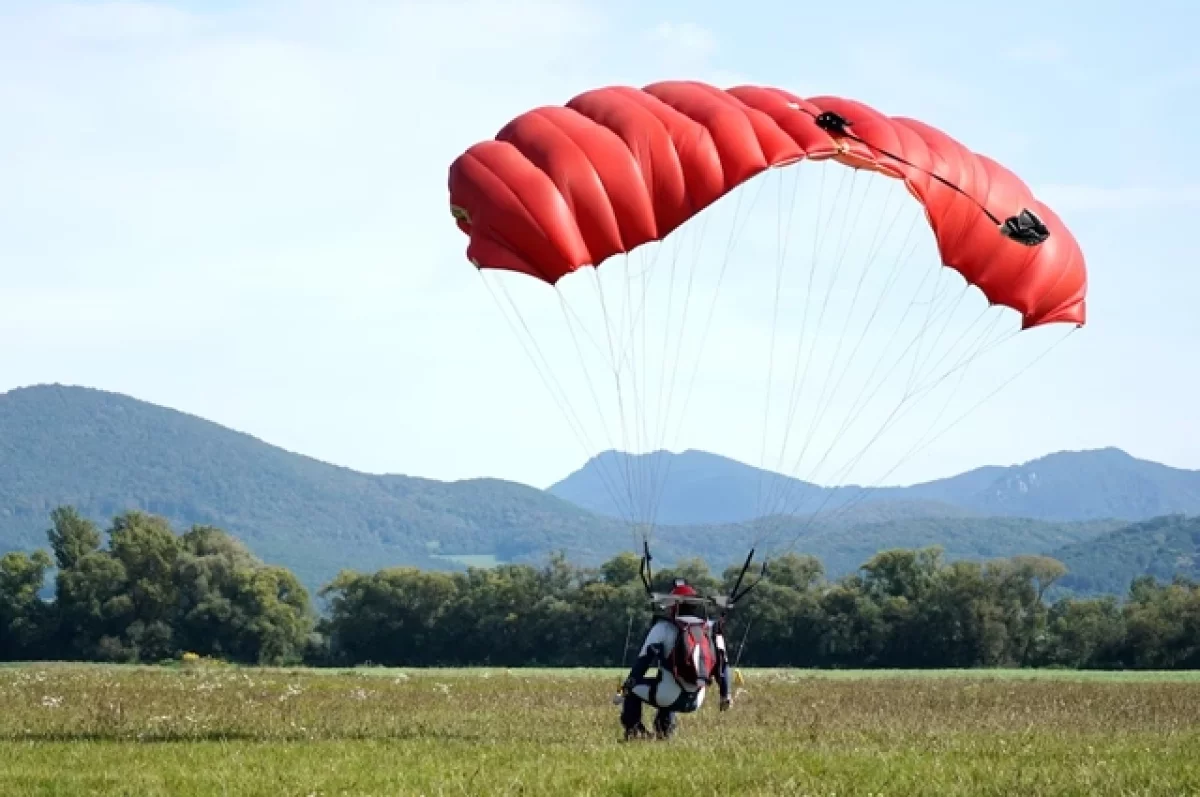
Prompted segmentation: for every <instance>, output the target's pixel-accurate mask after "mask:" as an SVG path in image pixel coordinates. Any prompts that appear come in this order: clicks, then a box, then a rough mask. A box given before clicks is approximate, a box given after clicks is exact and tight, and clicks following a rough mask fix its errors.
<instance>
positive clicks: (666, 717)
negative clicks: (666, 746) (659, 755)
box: [654, 708, 679, 741]
mask: <svg viewBox="0 0 1200 797" xmlns="http://www.w3.org/2000/svg"><path fill="white" fill-rule="evenodd" d="M678 727H679V718H678V716H676V714H675V712H674V711H667V710H666V709H661V708H660V709H659V710H658V711H656V712H655V713H654V735H655V737H656V738H658V739H662V740H664V741H665V740H667V739H670V738H671V737H672V736H674V735H675V731H676V729H677V728H678Z"/></svg>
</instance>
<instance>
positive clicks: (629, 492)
mask: <svg viewBox="0 0 1200 797" xmlns="http://www.w3.org/2000/svg"><path fill="white" fill-rule="evenodd" d="M592 277H593V278H594V279H595V281H596V296H597V297H598V298H599V301H600V312H601V315H602V316H603V318H604V330H605V333H606V336H607V338H608V355H609V365H610V367H611V369H612V373H613V380H614V383H615V385H616V392H617V417H618V418H619V420H620V423H621V451H627V450H628V449H629V434H628V426H627V424H626V423H625V397H624V395H623V394H622V392H621V370H620V368H619V366H618V363H617V354H616V348H615V346H614V345H613V330H612V323H611V322H610V320H609V312H608V304H607V302H606V301H605V299H604V284H603V283H602V282H601V281H600V274H599V270H598V269H592ZM621 459H623V460H624V462H623V463H622V465H623V470H624V471H625V493H626V496H627V497H628V499H629V514H630V523H631V525H632V527H633V528H632V531H633V535H634V540H635V541H636V540H637V539H638V534H637V527H638V525H639V524H638V521H637V518H636V514H635V511H636V510H635V509H634V507H635V504H636V502H635V501H634V498H633V484H632V479H631V477H630V462H629V457H627V456H626V457H621ZM642 539H643V540H644V539H645V532H644V531H643V537H642Z"/></svg>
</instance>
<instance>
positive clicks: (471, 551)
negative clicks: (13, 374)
mask: <svg viewBox="0 0 1200 797" xmlns="http://www.w3.org/2000/svg"><path fill="white" fill-rule="evenodd" d="M687 454H688V455H687V456H684V455H666V456H679V457H681V459H679V460H678V461H675V462H674V463H673V468H672V474H674V475H675V476H679V475H680V474H682V475H683V476H685V477H688V478H685V479H683V480H682V481H681V482H678V483H677V484H678V485H679V486H676V487H673V488H672V489H674V490H683V489H684V488H689V485H690V486H691V487H690V488H689V489H693V490H694V493H693V494H692V495H691V496H687V495H686V494H684V495H681V496H679V497H678V500H679V501H681V503H682V504H683V505H684V506H685V507H687V508H689V511H696V512H698V516H699V517H701V518H702V522H699V523H693V524H679V525H662V526H659V527H657V528H656V529H655V532H654V546H655V555H656V557H657V558H658V559H659V561H660V562H662V563H669V562H671V561H674V560H677V559H679V558H682V557H689V556H700V557H703V558H705V559H706V560H707V561H708V563H709V565H710V566H711V567H712V568H713V569H720V568H723V567H725V566H726V565H728V564H731V563H733V562H734V561H740V560H741V558H742V557H744V556H745V552H746V550H747V547H748V546H749V544H750V543H751V542H752V541H753V540H754V539H755V537H756V536H757V535H758V534H759V533H760V532H761V531H762V530H763V529H764V528H771V529H772V531H773V532H774V533H773V534H772V535H771V540H770V541H771V542H773V543H775V544H774V545H768V546H767V547H766V548H765V549H763V550H762V551H760V552H761V553H767V554H770V553H778V552H781V551H784V550H793V551H795V552H798V553H807V554H812V555H815V556H817V557H818V558H820V559H821V560H822V561H823V562H824V563H825V566H826V570H827V572H828V573H829V574H830V575H832V576H837V575H840V574H842V573H845V572H848V571H851V570H853V569H854V568H856V567H857V566H858V565H860V564H862V562H864V561H865V560H866V559H867V558H869V557H870V556H871V555H872V554H874V553H875V552H876V551H878V550H881V549H884V548H894V547H917V546H924V545H934V544H937V545H941V546H942V547H943V548H944V549H945V551H946V555H947V557H948V558H959V557H992V556H1011V555H1014V554H1020V553H1042V552H1050V551H1056V550H1067V549H1068V548H1069V546H1072V545H1081V546H1084V547H1083V548H1080V549H1078V550H1079V551H1083V550H1085V549H1086V546H1087V544H1088V543H1089V541H1091V540H1095V539H1098V538H1100V537H1102V536H1104V535H1106V534H1109V533H1112V532H1116V531H1119V530H1120V529H1121V528H1122V527H1123V526H1125V525H1127V524H1124V523H1121V522H1115V521H1110V520H1103V519H1100V518H1103V517H1104V516H1105V514H1106V511H1105V510H1109V511H1110V512H1109V513H1111V514H1117V513H1116V511H1115V510H1118V509H1122V508H1125V507H1132V508H1134V509H1139V508H1140V509H1141V510H1144V511H1146V512H1147V516H1149V514H1150V513H1157V512H1158V511H1159V508H1160V507H1166V506H1168V505H1169V506H1170V507H1178V506H1180V505H1181V504H1184V503H1186V502H1185V501H1183V500H1182V498H1181V497H1183V498H1186V497H1187V496H1189V495H1191V493H1190V492H1189V491H1190V490H1191V489H1192V487H1191V484H1192V482H1191V481H1190V480H1189V478H1188V477H1187V474H1188V473H1189V472H1186V471H1174V470H1172V469H1169V468H1163V466H1154V465H1153V463H1149V464H1150V465H1151V466H1152V467H1143V466H1142V464H1138V461H1137V460H1133V458H1131V457H1128V456H1127V455H1124V454H1120V453H1119V452H1116V453H1105V452H1099V454H1098V455H1096V454H1094V455H1093V464H1091V465H1089V464H1087V463H1086V462H1084V463H1078V462H1076V464H1074V465H1072V466H1071V467H1070V468H1066V469H1065V470H1066V471H1067V472H1066V474H1065V475H1064V472H1063V471H1064V468H1062V467H1057V466H1056V467H1051V468H1046V467H1044V466H1043V465H1038V464H1036V463H1031V466H1033V467H1032V468H1031V467H1030V466H1022V467H1021V468H1016V469H1012V468H1009V469H1005V468H998V469H987V468H984V469H980V470H976V471H971V472H970V473H967V474H962V475H960V476H957V477H954V478H952V479H945V480H941V481H940V482H931V483H930V484H927V485H917V486H916V487H913V488H889V489H888V490H884V491H881V492H880V493H879V494H878V495H875V496H873V497H872V500H871V501H869V502H867V503H865V504H863V505H862V506H859V507H856V508H855V509H853V510H852V511H849V512H845V513H844V514H843V515H842V516H840V517H819V518H817V519H815V520H814V519H812V518H809V517H805V516H798V517H790V518H783V519H779V522H778V527H772V526H771V525H770V522H769V521H762V522H757V523H745V522H739V521H738V519H737V511H734V510H737V507H738V506H744V505H745V504H746V503H748V502H750V501H753V500H754V497H755V496H754V493H753V492H752V490H757V479H758V477H759V474H758V473H756V472H753V471H747V470H745V466H742V465H741V464H740V463H737V462H734V461H733V460H728V459H725V458H720V457H714V456H713V455H707V454H703V453H702V452H687ZM612 456H619V455H612ZM1058 456H1065V457H1067V460H1066V461H1068V462H1075V460H1072V459H1071V458H1072V457H1076V456H1080V455H1053V456H1051V457H1047V458H1044V459H1043V460H1039V461H1038V462H1051V463H1053V462H1054V461H1055V457H1058ZM1083 456H1085V457H1086V456H1088V455H1083ZM1127 461H1128V462H1133V463H1135V465H1133V466H1129V465H1128V462H1127ZM713 462H718V463H719V465H720V468H718V469H713V468H710V467H709V465H710V464H711V463H713ZM1105 462H1110V464H1109V465H1105V464H1104V463H1105ZM1123 463H1124V464H1123ZM1122 467H1135V468H1136V469H1137V471H1138V473H1140V474H1142V476H1141V477H1140V478H1141V479H1142V481H1137V480H1133V481H1131V482H1130V483H1129V484H1124V483H1122V482H1121V479H1120V473H1121V468H1122ZM585 471H586V468H585ZM993 471H994V473H993ZM1072 474H1074V475H1072ZM993 475H994V476H995V478H992V476H993ZM1068 477H1070V478H1068ZM1072 479H1074V481H1072ZM1088 479H1091V480H1092V481H1088ZM1005 480H1007V481H1005ZM567 481H570V479H568V480H567ZM1022 483H1024V484H1025V485H1026V486H1025V488H1024V490H1023V489H1022V488H1021V487H1020V486H1019V485H1020V484H1022ZM580 484H581V482H578V481H577V482H576V483H575V484H574V485H572V486H571V487H570V489H568V488H567V487H564V486H563V484H560V485H558V486H556V488H555V489H554V490H552V491H551V492H556V493H559V495H555V494H551V492H547V491H543V490H538V489H535V488H532V487H528V486H525V485H521V484H516V483H513V482H508V481H503V480H499V479H471V480H465V481H458V482H441V481H435V480H430V479H422V478H416V477H410V476H402V475H382V476H381V475H371V474H364V473H358V472H355V471H353V470H350V469H347V468H342V467H338V466H335V465H330V464H327V463H324V462H320V461H318V460H315V459H312V458H309V457H305V456H302V455H299V454H294V453H291V452H288V451H285V450H283V449H281V448H278V447H276V446H272V445H270V444H268V443H265V442H263V441H261V440H258V439H256V438H254V437H252V436H250V435H247V434H243V433H240V432H235V431H232V430H230V429H227V428H224V427H222V426H220V425H218V424H215V423H212V422H210V421H206V420H203V419H201V418H198V417H195V416H193V415H188V414H185V413H181V412H177V411H175V410H171V409H167V408H164V407H160V406H156V405H153V404H149V403H146V402H143V401H138V400H136V399H132V398H129V397H127V396H122V395H119V394H115V393H109V392H105V391H100V390H94V389H90V388H79V387H64V386H59V385H53V386H37V387H30V388H21V389H17V390H13V391H10V392H8V393H4V394H0V553H3V552H5V551H7V550H29V549H31V548H34V547H44V546H45V545H46V537H45V530H46V528H47V526H48V525H49V513H50V511H51V510H52V509H53V508H54V507H56V506H59V505H62V504H72V505H74V506H76V507H77V508H78V509H79V510H80V511H81V512H82V513H83V514H84V515H86V516H88V517H91V518H92V519H94V520H96V521H97V522H99V523H101V524H107V522H108V521H109V520H110V519H111V517H112V516H113V515H115V514H117V513H119V512H121V511H123V510H125V509H142V510H146V511H149V512H153V513H155V514H160V515H163V516H165V517H167V518H168V519H169V520H171V521H172V522H173V523H174V524H175V525H176V527H177V528H178V529H179V530H183V529H184V528H186V527H187V526H189V525H191V524H195V523H199V524H211V525H215V526H219V527H221V528H224V529H226V530H228V531H230V532H231V533H233V534H235V535H236V536H238V537H239V538H241V539H242V540H243V541H245V542H246V544H247V545H248V546H250V548H251V549H252V550H254V552H255V553H256V554H258V555H259V556H260V557H262V558H263V559H265V560H266V561H268V562H272V563H278V564H281V565H284V566H286V567H289V568H291V569H292V570H294V571H295V572H296V573H297V575H299V576H300V577H301V579H302V580H303V581H304V582H305V583H306V584H307V585H308V586H309V587H310V588H312V589H315V588H317V587H318V586H320V585H321V584H323V583H326V582H328V581H329V580H330V579H331V578H332V577H333V576H334V575H336V573H337V571H338V570H339V569H341V568H354V569H359V570H375V569H379V568H383V567H391V566H396V565H414V566H419V567H425V568H448V567H460V566H461V564H459V562H461V561H465V560H468V559H469V558H471V557H474V558H476V559H484V560H489V561H490V560H496V561H501V562H505V561H507V562H537V561H541V560H543V559H544V558H545V557H546V556H547V555H548V554H549V553H550V552H551V551H555V550H562V551H564V552H566V554H567V555H568V556H569V557H570V558H571V559H573V560H575V561H579V562H584V563H598V562H599V561H601V560H603V559H605V558H608V557H610V556H612V555H614V554H616V553H617V552H619V551H622V550H630V549H632V548H634V547H635V545H634V540H633V536H632V534H631V531H630V528H629V526H628V525H627V524H625V523H622V522H620V521H618V520H615V519H613V518H611V517H607V516H604V515H602V514H597V513H594V512H591V511H588V510H587V509H584V508H581V507H580V506H578V505H576V503H574V502H572V500H567V498H566V496H568V495H570V496H572V498H575V497H576V496H575V495H574V494H572V493H571V492H570V490H571V489H575V488H577V487H578V486H579V485H580ZM1030 484H1034V486H1033V487H1032V488H1031V487H1030ZM1090 484H1106V485H1111V486H1113V487H1114V492H1113V495H1111V496H1102V497H1100V498H1097V499H1094V500H1090V501H1089V502H1085V504H1084V505H1082V509H1080V508H1079V506H1080V505H1079V504H1077V505H1076V506H1075V509H1074V510H1073V511H1074V512H1075V514H1076V515H1078V516H1080V517H1083V518H1085V520H1083V521H1081V522H1064V521H1062V520H1061V519H1050V520H1047V519H1036V518H1023V517H1019V516H1017V515H1019V513H1020V512H1021V511H1022V510H1023V509H1024V508H1025V507H1032V508H1033V509H1036V510H1037V511H1039V512H1042V513H1043V514H1045V515H1048V516H1050V515H1053V514H1054V513H1056V512H1059V511H1060V510H1061V509H1062V506H1063V505H1066V506H1067V507H1068V508H1071V507H1070V501H1065V502H1061V501H1060V502H1058V503H1057V504H1056V502H1055V501H1053V500H1051V498H1052V496H1050V497H1047V495H1045V494H1042V493H1039V491H1049V490H1051V489H1053V490H1060V489H1062V488H1061V487H1058V486H1055V487H1053V488H1050V487H1047V486H1046V485H1067V486H1069V487H1071V489H1072V490H1074V491H1077V492H1079V491H1086V490H1088V489H1091V488H1090V487H1089V486H1088V485H1090ZM995 485H1000V487H997V488H996V489H993V487H994V486H995ZM1131 485H1132V486H1131ZM809 487H810V488H811V489H812V490H814V491H818V492H817V493H814V494H815V495H821V493H820V492H819V491H821V490H823V489H824V488H821V487H816V486H811V485H810V486H809ZM1030 493H1032V494H1033V495H1034V497H1035V498H1036V500H1037V501H1040V502H1041V504H1040V505H1038V504H1036V502H1032V499H1028V498H1027V499H1026V503H1024V504H1022V503H1020V502H1018V501H1014V500H1013V499H1014V498H1020V497H1021V496H1028V495H1029V494H1030ZM731 494H732V495H738V496H742V498H741V499H739V500H741V501H742V502H743V503H742V504H738V503H736V502H729V501H728V496H729V495H731ZM963 495H966V496H967V497H968V498H971V499H972V500H967V501H963V500H962V496H963ZM579 496H582V498H581V499H580V500H581V502H582V501H583V500H585V499H587V491H586V490H582V491H580V493H579ZM836 497H837V494H835V498H836ZM672 500H676V499H675V498H673V499H672ZM960 501H961V503H958V502H960ZM706 502H707V503H706ZM723 502H724V503H723ZM996 506H1000V507H1001V508H1002V509H1004V511H1005V513H1006V514H1007V515H1008V516H1006V517H989V516H987V513H988V512H990V511H993V509H992V508H993V507H996ZM730 507H732V510H731V508H730ZM668 509H669V507H668ZM699 510H703V512H699ZM1130 511H1132V510H1130ZM1183 511H1187V510H1183ZM1193 511H1195V510H1193ZM1060 514H1066V515H1070V514H1071V512H1060ZM1135 519H1138V520H1142V519H1144V518H1135ZM1133 543H1136V539H1132V540H1131V542H1130V544H1133ZM1071 550H1072V551H1075V550H1076V549H1071ZM1072 555H1075V554H1074V553H1073V554H1072ZM1080 561H1083V560H1082V559H1081V560H1080Z"/></svg>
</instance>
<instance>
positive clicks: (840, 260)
mask: <svg viewBox="0 0 1200 797" xmlns="http://www.w3.org/2000/svg"><path fill="white" fill-rule="evenodd" d="M856 174H857V172H856ZM850 188H851V190H850V197H851V199H853V197H854V186H853V184H852V185H851V187H850ZM870 189H871V182H870V181H868V182H867V189H866V190H867V192H868V193H869V192H870ZM865 199H866V197H865V196H864V197H863V201H865ZM847 213H849V206H848V205H847ZM861 215H862V205H861V204H860V205H859V206H858V211H857V212H856V213H855V216H854V225H853V229H852V230H851V232H850V235H853V234H854V232H857V230H858V221H859V219H860V217H861ZM844 227H845V224H844V219H843V232H845V231H844ZM848 245H849V240H848V238H846V237H845V236H844V235H843V238H842V243H841V245H840V250H841V251H840V254H839V255H838V257H837V260H836V265H835V266H834V272H833V274H834V275H833V278H832V280H831V282H830V286H829V292H828V293H826V294H825V302H824V304H823V306H822V308H821V315H820V317H819V318H818V320H817V335H816V337H817V338H819V337H820V330H821V327H822V326H823V325H824V321H825V314H826V310H827V309H828V307H829V299H830V297H831V296H832V295H833V286H834V284H835V282H836V280H837V278H838V275H840V273H841V270H842V265H843V264H844V263H845V260H846V252H847V250H848ZM869 267H870V263H869V262H868V263H864V264H863V270H862V276H861V277H860V279H859V281H858V285H857V287H856V288H855V291H854V295H853V297H852V299H851V302H850V309H849V310H848V311H847V313H846V320H845V322H844V323H843V324H842V334H841V335H839V336H838V342H837V345H836V346H835V348H834V354H833V357H831V358H830V360H829V367H828V368H827V369H826V373H825V378H824V379H823V380H822V382H821V392H820V394H819V395H818V398H817V414H816V417H815V418H814V420H813V421H812V423H810V424H809V425H808V433H807V434H806V435H805V436H804V442H803V443H802V444H801V447H800V454H799V455H798V457H797V461H798V462H799V461H801V460H803V459H804V455H805V454H806V453H807V452H808V447H809V445H810V444H811V443H812V439H813V434H814V433H815V432H816V430H817V428H818V427H819V426H820V423H821V420H822V419H823V418H824V416H825V412H826V410H827V409H828V406H827V404H826V396H827V395H828V397H829V403H832V401H833V397H834V394H832V393H830V392H829V383H830V378H831V377H832V376H833V369H834V363H836V362H837V358H838V355H839V354H840V353H841V349H842V342H843V340H844V338H845V334H846V330H847V328H848V327H849V324H850V316H851V314H852V313H853V312H854V307H855V306H856V305H857V304H858V297H859V294H860V292H861V289H862V283H863V280H865V279H866V275H867V273H868V269H869ZM813 345H814V347H815V345H816V344H815V342H814V344H813ZM808 370H809V369H808V368H806V369H805V372H806V373H807V371H808Z"/></svg>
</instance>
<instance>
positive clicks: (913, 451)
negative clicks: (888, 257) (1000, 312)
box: [788, 327, 1078, 551]
mask: <svg viewBox="0 0 1200 797" xmlns="http://www.w3.org/2000/svg"><path fill="white" fill-rule="evenodd" d="M1077 330H1078V327H1073V328H1072V329H1071V330H1070V331H1069V332H1068V333H1067V334H1066V335H1063V336H1061V337H1060V338H1058V339H1057V340H1055V341H1054V342H1053V343H1052V344H1051V345H1050V346H1049V347H1047V348H1046V349H1045V350H1043V351H1042V352H1041V353H1040V354H1038V355H1037V356H1036V357H1035V358H1033V360H1032V361H1030V362H1029V363H1027V364H1026V365H1025V366H1024V367H1023V368H1022V369H1021V370H1019V371H1017V372H1016V373H1015V374H1013V375H1012V376H1010V377H1009V378H1008V379H1006V380H1005V381H1004V382H1002V383H1001V384H1000V385H998V386H997V387H996V388H994V389H993V390H992V391H991V392H990V393H988V394H987V395H985V396H984V397H983V398H981V399H980V400H979V401H977V402H976V403H975V404H974V405H972V406H971V407H970V408H968V409H967V410H966V411H965V412H963V413H962V414H961V415H959V416H958V417H957V418H955V419H954V420H953V421H952V422H951V423H950V424H949V425H948V426H946V427H945V428H944V429H942V430H941V431H940V432H938V433H937V434H936V435H934V436H933V437H932V438H929V439H928V440H925V435H922V437H921V438H920V439H919V440H918V441H917V443H916V444H914V445H913V447H912V448H910V449H909V450H908V452H906V453H905V455H904V456H903V457H901V458H900V460H899V461H898V462H896V464H895V465H893V466H892V467H891V468H890V469H889V470H888V471H887V472H886V473H884V474H883V475H882V476H880V477H879V478H877V479H876V480H875V482H874V483H872V484H870V485H865V486H862V487H859V488H858V493H857V494H856V495H855V496H854V498H853V499H851V500H850V501H848V502H847V503H846V504H845V505H844V506H843V507H841V508H839V509H838V510H836V511H835V512H833V513H831V515H830V516H829V520H830V522H832V521H834V520H836V519H837V518H839V517H842V516H845V515H846V514H848V513H849V511H851V510H852V509H854V508H856V507H858V506H861V505H862V503H863V501H864V500H865V498H866V495H867V491H868V490H870V489H871V488H873V487H877V486H878V485H879V484H880V483H882V482H883V481H884V480H885V479H887V478H888V477H889V476H891V475H892V474H893V473H894V472H895V471H896V470H897V469H899V468H901V467H903V466H904V465H905V464H906V463H907V462H909V461H910V460H911V459H912V458H913V457H914V456H916V455H917V454H919V453H920V452H921V451H923V450H924V449H926V448H928V447H929V446H930V445H932V444H933V443H935V442H937V440H939V439H940V438H941V437H942V436H943V435H945V434H946V433H947V432H949V431H950V430H951V429H953V428H954V427H955V426H957V425H958V424H959V423H961V422H962V421H963V420H964V419H965V418H966V417H968V416H969V415H971V414H972V413H974V412H975V411H976V410H977V409H979V407H981V406H983V405H984V404H985V403H986V402H988V401H990V400H991V399H992V398H993V397H995V396H996V394H998V393H1000V392H1001V391H1002V390H1004V389H1005V388H1007V387H1008V386H1009V385H1011V384H1012V383H1013V382H1015V381H1016V380H1017V379H1019V378H1020V377H1021V376H1022V375H1024V374H1025V373H1026V372H1028V371H1029V370H1030V369H1031V368H1033V367H1034V366H1035V365H1037V363H1039V362H1040V361H1041V360H1042V359H1044V358H1045V357H1047V356H1048V355H1049V354H1050V353H1051V352H1053V351H1054V350H1055V349H1056V348H1058V347H1059V346H1060V345H1062V343H1063V342H1064V341H1066V340H1067V339H1068V338H1070V337H1071V335H1073V334H1074V333H1075V332H1076V331H1077ZM1019 334H1020V332H1013V333H1010V334H1009V335H1008V336H1007V337H1004V338H1002V339H1001V340H999V341H997V342H994V343H993V344H991V346H989V348H988V351H990V350H992V349H994V348H995V347H996V346H997V345H1000V344H1002V343H1004V342H1006V341H1007V340H1010V339H1012V338H1013V337H1015V336H1016V335H1019ZM984 353H986V352H984ZM964 374H965V370H964ZM935 423H936V419H935ZM931 428H932V427H931ZM926 434H928V432H927V433H926ZM802 534H803V530H802V531H801V532H800V534H798V535H797V536H796V538H795V539H794V540H793V541H792V545H790V546H789V548H788V550H789V551H790V550H791V549H792V548H793V547H794V546H795V543H796V542H797V541H799V538H800V536H801V535H802Z"/></svg>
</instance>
